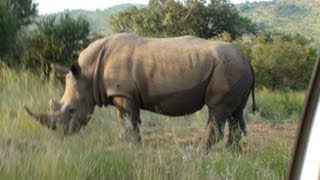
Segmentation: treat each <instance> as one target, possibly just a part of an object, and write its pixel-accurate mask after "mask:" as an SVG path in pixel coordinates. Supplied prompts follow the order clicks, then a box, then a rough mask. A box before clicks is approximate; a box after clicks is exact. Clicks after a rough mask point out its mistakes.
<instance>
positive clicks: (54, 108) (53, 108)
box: [49, 99, 61, 112]
mask: <svg viewBox="0 0 320 180" xmlns="http://www.w3.org/2000/svg"><path fill="white" fill-rule="evenodd" d="M49 107H50V112H56V111H58V110H59V109H60V108H61V105H60V103H59V102H57V101H55V100H53V99H50V102H49Z"/></svg>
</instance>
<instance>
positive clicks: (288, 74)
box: [234, 33, 316, 90]
mask: <svg viewBox="0 0 320 180" xmlns="http://www.w3.org/2000/svg"><path fill="white" fill-rule="evenodd" d="M234 43H235V44H236V45H237V46H238V47H239V48H240V49H241V50H242V51H243V52H244V53H245V54H246V55H247V56H248V58H249V59H250V61H251V64H252V66H253V69H254V71H255V77H256V85H257V87H260V88H261V87H267V88H270V89H272V90H276V89H277V90H288V89H293V90H304V89H306V88H307V86H308V83H309V80H310V78H311V74H312V70H313V65H314V63H315V60H316V49H315V48H314V47H313V46H312V45H311V44H310V43H311V41H310V40H307V39H306V38H304V37H303V36H301V35H299V34H297V35H285V34H279V33H260V34H259V35H258V36H252V37H243V38H241V39H237V40H236V41H235V42H234Z"/></svg>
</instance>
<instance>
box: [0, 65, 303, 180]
mask: <svg viewBox="0 0 320 180" xmlns="http://www.w3.org/2000/svg"><path fill="white" fill-rule="evenodd" d="M62 93H63V87H62V85H59V83H47V82H43V81H41V80H40V78H39V77H37V76H35V75H32V74H31V73H29V72H27V71H22V72H17V71H14V70H8V69H6V68H3V69H0V179H46V180H47V179H146V180H149V179H285V177H286V174H287V169H288V164H289V162H290V156H291V151H292V146H293V142H294V137H295V131H296V127H297V122H296V120H297V117H298V114H299V111H300V109H301V106H302V104H303V97H304V93H303V92H288V93H285V94H283V93H281V92H271V91H268V90H266V89H264V90H259V91H258V92H257V102H258V105H259V112H258V113H257V114H256V115H253V114H251V113H246V115H245V116H246V118H247V122H248V131H249V132H248V135H247V136H246V137H244V138H243V140H242V147H243V152H242V153H239V152H233V151H231V150H229V149H227V148H226V147H225V142H221V143H218V144H215V145H214V147H213V149H212V151H211V152H210V153H208V154H204V153H202V151H199V150H198V146H199V144H200V140H201V137H202V136H203V135H204V127H205V125H206V120H207V112H206V108H204V109H203V110H202V111H201V112H197V113H195V114H193V115H190V116H185V117H179V118H170V117H166V116H160V115H156V114H153V113H150V112H142V121H143V122H142V127H141V131H142V136H143V142H142V144H141V145H137V144H133V143H130V142H126V141H124V140H121V139H120V138H119V132H120V131H121V127H120V123H118V121H117V118H116V110H115V108H113V107H108V108H101V109H100V108H96V110H95V113H94V116H93V118H92V119H91V121H90V123H89V124H88V125H87V126H86V127H85V128H83V129H82V130H81V131H80V133H79V134H77V135H74V136H72V137H63V134H62V132H60V131H58V132H52V131H50V130H48V129H46V128H43V127H41V126H40V125H39V124H38V123H37V122H35V121H33V120H32V119H30V118H29V117H28V116H27V114H26V113H25V112H24V110H23V105H28V106H30V107H32V109H34V110H36V111H45V110H46V109H47V107H48V102H49V99H50V98H55V99H59V97H61V95H62ZM248 107H250V105H249V106H248ZM279 111H280V112H279Z"/></svg>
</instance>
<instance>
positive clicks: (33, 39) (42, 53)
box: [23, 14, 89, 77]
mask: <svg viewBox="0 0 320 180" xmlns="http://www.w3.org/2000/svg"><path fill="white" fill-rule="evenodd" d="M36 26H37V28H36V30H35V31H33V32H32V33H31V35H30V37H29V38H28V39H27V40H26V41H27V43H26V44H27V47H25V52H24V57H23V59H24V62H25V65H26V66H27V67H29V68H37V67H40V68H41V69H42V71H43V73H44V75H45V76H46V77H48V76H49V73H50V64H51V63H57V64H61V65H70V64H71V63H72V62H73V61H74V60H76V59H77V57H78V55H79V51H80V50H81V49H83V48H84V47H86V46H87V45H88V44H89V39H88V36H89V23H88V21H86V20H84V19H83V18H81V17H79V18H77V19H74V18H72V17H71V16H70V15H69V14H65V15H60V17H59V18H58V19H57V16H50V17H47V18H45V19H43V20H41V21H40V22H38V23H36Z"/></svg>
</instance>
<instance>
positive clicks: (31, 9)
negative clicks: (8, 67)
mask: <svg viewBox="0 0 320 180" xmlns="http://www.w3.org/2000/svg"><path fill="white" fill-rule="evenodd" d="M36 7H37V5H36V4H35V3H33V2H32V0H23V1H21V0H1V1H0V42H1V43H0V59H1V58H4V57H5V56H15V55H17V54H19V52H17V51H18V47H17V46H18V42H17V37H18V35H19V31H20V30H21V28H22V27H23V26H26V25H28V24H30V23H31V20H32V18H33V17H34V16H35V15H36V14H37V10H36ZM7 63H10V64H14V63H15V62H7Z"/></svg>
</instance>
